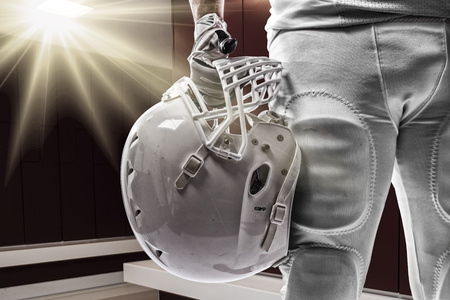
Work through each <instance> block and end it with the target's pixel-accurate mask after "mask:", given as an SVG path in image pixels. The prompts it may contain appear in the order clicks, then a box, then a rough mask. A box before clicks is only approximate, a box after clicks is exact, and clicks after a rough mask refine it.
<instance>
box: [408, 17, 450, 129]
mask: <svg viewBox="0 0 450 300" xmlns="http://www.w3.org/2000/svg"><path fill="white" fill-rule="evenodd" d="M445 24H446V23H445V22H442V29H441V30H442V38H441V50H442V53H444V54H445V62H444V63H443V64H442V67H441V70H440V71H439V76H438V79H437V80H436V82H435V84H434V86H433V89H432V90H431V92H430V95H429V96H428V98H427V99H425V100H424V101H423V102H422V104H421V105H420V106H419V107H417V109H416V111H415V112H413V113H411V114H410V115H409V116H407V117H405V119H403V120H402V121H401V122H400V126H404V125H406V124H408V122H409V121H411V120H412V119H413V118H414V117H415V116H417V115H418V114H419V113H420V112H421V111H422V109H423V108H424V107H425V106H426V105H427V104H428V103H429V102H430V101H431V99H433V96H434V95H435V94H436V91H437V88H438V86H439V85H440V84H441V82H442V79H443V77H444V76H443V75H444V70H445V68H446V66H447V64H448V53H447V35H446V26H445Z"/></svg>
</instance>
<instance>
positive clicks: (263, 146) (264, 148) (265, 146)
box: [261, 144, 270, 152]
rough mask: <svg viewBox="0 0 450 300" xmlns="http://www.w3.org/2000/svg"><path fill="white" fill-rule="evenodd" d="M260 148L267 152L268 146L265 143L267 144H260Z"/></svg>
mask: <svg viewBox="0 0 450 300" xmlns="http://www.w3.org/2000/svg"><path fill="white" fill-rule="evenodd" d="M261 149H262V151H264V152H268V151H269V150H270V146H269V145H267V144H264V145H262V146H261Z"/></svg>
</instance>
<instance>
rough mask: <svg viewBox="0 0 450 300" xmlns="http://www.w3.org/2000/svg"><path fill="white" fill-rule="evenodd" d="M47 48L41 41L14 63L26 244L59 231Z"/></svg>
mask: <svg viewBox="0 0 450 300" xmlns="http://www.w3.org/2000/svg"><path fill="white" fill-rule="evenodd" d="M47 50H48V49H45V46H44V45H43V44H40V43H33V44H31V47H30V48H29V49H28V51H27V52H26V54H25V55H24V57H23V58H22V60H21V61H20V63H19V65H18V72H19V74H18V75H19V76H18V86H19V89H18V90H19V110H20V117H19V118H20V137H21V139H20V143H21V161H22V183H23V190H22V193H23V203H24V222H25V223H24V224H25V243H27V244H34V243H46V242H56V241H60V240H61V235H62V232H61V203H60V173H59V155H58V136H57V135H58V133H57V127H56V116H55V111H56V103H55V96H54V93H55V81H54V78H53V77H52V76H51V75H52V72H53V71H52V70H53V68H54V66H53V64H52V61H51V60H50V59H49V57H50V53H49V52H47ZM47 74H48V75H49V76H47Z"/></svg>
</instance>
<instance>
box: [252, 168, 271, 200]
mask: <svg viewBox="0 0 450 300" xmlns="http://www.w3.org/2000/svg"><path fill="white" fill-rule="evenodd" d="M269 172H270V167H269V165H267V164H264V165H261V166H260V167H259V168H257V169H256V170H255V171H254V172H253V174H252V178H251V180H250V187H249V193H250V195H252V196H254V195H256V194H258V193H259V192H260V191H261V190H262V189H263V188H264V186H265V185H266V182H267V178H268V177H269Z"/></svg>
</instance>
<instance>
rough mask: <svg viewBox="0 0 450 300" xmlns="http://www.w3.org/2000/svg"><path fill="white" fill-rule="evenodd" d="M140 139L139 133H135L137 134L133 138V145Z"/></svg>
mask: <svg viewBox="0 0 450 300" xmlns="http://www.w3.org/2000/svg"><path fill="white" fill-rule="evenodd" d="M138 139H139V137H138V136H137V134H135V135H134V136H133V139H132V140H131V143H130V145H133V144H134V143H135V142H136V141H137V140H138Z"/></svg>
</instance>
